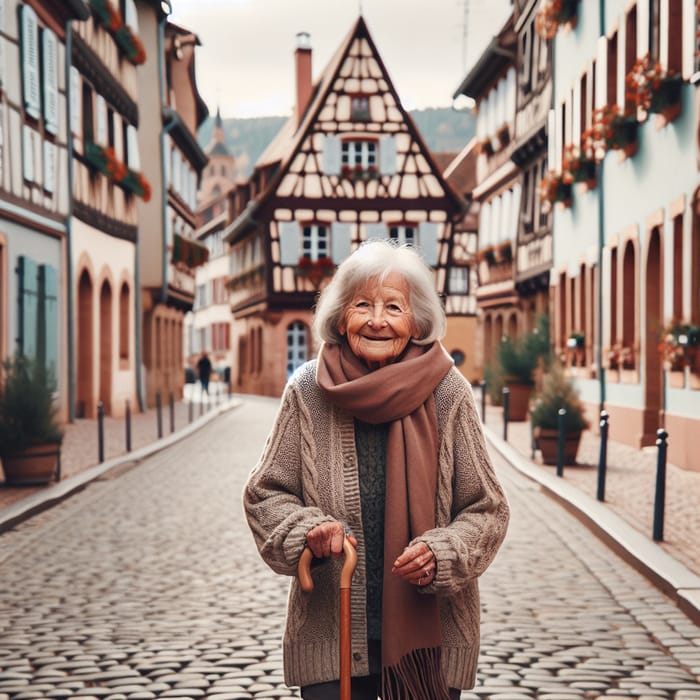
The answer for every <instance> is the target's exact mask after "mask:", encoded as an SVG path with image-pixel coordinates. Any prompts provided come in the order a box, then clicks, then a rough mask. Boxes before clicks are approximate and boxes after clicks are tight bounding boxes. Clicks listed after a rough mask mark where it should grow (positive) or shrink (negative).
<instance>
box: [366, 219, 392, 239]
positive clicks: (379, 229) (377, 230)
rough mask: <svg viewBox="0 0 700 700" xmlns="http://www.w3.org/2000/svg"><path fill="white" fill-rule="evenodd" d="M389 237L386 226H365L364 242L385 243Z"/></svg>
mask: <svg viewBox="0 0 700 700" xmlns="http://www.w3.org/2000/svg"><path fill="white" fill-rule="evenodd" d="M388 237H389V229H388V228H387V227H386V224H382V223H376V224H365V240H366V241H376V240H380V241H385V240H386V239H387V238H388Z"/></svg>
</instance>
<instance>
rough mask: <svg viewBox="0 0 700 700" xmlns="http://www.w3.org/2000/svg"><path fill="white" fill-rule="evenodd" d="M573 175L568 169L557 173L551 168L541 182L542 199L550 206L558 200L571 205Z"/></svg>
mask: <svg viewBox="0 0 700 700" xmlns="http://www.w3.org/2000/svg"><path fill="white" fill-rule="evenodd" d="M572 183H573V177H572V176H571V173H570V172H568V171H566V170H565V171H563V172H561V173H557V172H556V171H554V170H550V171H548V172H547V174H546V175H545V176H544V178H542V181H541V182H540V200H541V201H542V202H544V203H545V204H548V205H549V206H550V207H551V206H552V205H553V204H556V203H557V202H559V203H561V204H562V205H564V206H565V207H570V206H571V185H572Z"/></svg>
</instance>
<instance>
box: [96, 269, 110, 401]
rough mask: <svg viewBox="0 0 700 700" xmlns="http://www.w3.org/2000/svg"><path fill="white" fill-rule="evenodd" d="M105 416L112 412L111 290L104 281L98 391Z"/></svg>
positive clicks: (101, 293)
mask: <svg viewBox="0 0 700 700" xmlns="http://www.w3.org/2000/svg"><path fill="white" fill-rule="evenodd" d="M98 398H99V400H100V401H102V404H103V405H104V410H105V413H106V414H109V413H111V412H112V288H111V287H110V286H109V282H108V281H107V280H105V281H104V282H103V283H102V287H101V289H100V390H99V392H98Z"/></svg>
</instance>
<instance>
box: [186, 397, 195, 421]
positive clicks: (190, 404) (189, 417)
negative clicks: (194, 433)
mask: <svg viewBox="0 0 700 700" xmlns="http://www.w3.org/2000/svg"><path fill="white" fill-rule="evenodd" d="M193 407H194V403H193V402H192V397H190V400H189V402H188V404H187V422H188V423H191V422H192V409H193Z"/></svg>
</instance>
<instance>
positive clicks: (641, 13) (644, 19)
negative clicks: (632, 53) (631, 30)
mask: <svg viewBox="0 0 700 700" xmlns="http://www.w3.org/2000/svg"><path fill="white" fill-rule="evenodd" d="M648 50H649V3H648V2H638V3H637V46H636V51H637V56H643V55H644V54H645V53H646V52H647V51H648Z"/></svg>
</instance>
